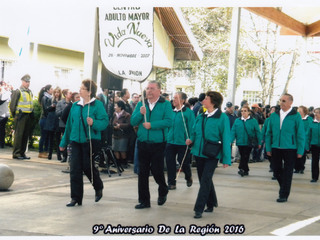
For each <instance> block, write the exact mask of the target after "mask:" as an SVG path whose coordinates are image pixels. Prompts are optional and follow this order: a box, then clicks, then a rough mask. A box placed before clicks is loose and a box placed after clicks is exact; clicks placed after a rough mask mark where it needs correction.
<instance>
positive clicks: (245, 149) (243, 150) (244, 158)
mask: <svg viewBox="0 0 320 240" xmlns="http://www.w3.org/2000/svg"><path fill="white" fill-rule="evenodd" d="M238 148H239V152H240V164H239V167H238V168H239V169H242V170H243V171H245V172H249V158H250V153H251V150H252V147H249V146H238Z"/></svg>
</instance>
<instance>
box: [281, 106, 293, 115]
mask: <svg viewBox="0 0 320 240" xmlns="http://www.w3.org/2000/svg"><path fill="white" fill-rule="evenodd" d="M291 110H292V107H291V108H289V110H288V111H283V110H282V109H281V110H280V114H285V115H287V114H288V113H289V112H291Z"/></svg>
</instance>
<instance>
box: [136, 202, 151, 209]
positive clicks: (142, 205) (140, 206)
mask: <svg viewBox="0 0 320 240" xmlns="http://www.w3.org/2000/svg"><path fill="white" fill-rule="evenodd" d="M134 208H135V209H144V208H150V203H148V204H147V203H140V204H138V205H136V206H135V207H134Z"/></svg>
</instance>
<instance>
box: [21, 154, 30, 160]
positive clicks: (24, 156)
mask: <svg viewBox="0 0 320 240" xmlns="http://www.w3.org/2000/svg"><path fill="white" fill-rule="evenodd" d="M22 157H23V159H30V158H31V157H27V156H26V155H23V156H22Z"/></svg>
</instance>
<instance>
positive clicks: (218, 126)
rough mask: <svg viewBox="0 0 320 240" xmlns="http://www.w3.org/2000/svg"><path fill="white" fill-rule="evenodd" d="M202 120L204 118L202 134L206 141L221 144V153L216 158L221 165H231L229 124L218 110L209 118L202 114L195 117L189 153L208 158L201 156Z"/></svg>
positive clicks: (226, 117)
mask: <svg viewBox="0 0 320 240" xmlns="http://www.w3.org/2000/svg"><path fill="white" fill-rule="evenodd" d="M203 118H205V120H204V132H205V137H206V139H207V140H211V141H214V142H218V141H221V142H222V151H221V152H220V153H219V155H218V156H217V158H218V159H221V160H222V163H223V164H228V165H231V147H230V122H229V118H228V116H227V115H226V114H225V113H223V112H221V110H220V109H218V110H217V112H216V113H215V114H214V115H213V116H211V117H207V116H206V115H205V114H204V113H201V114H199V115H198V116H197V118H196V120H195V124H194V126H193V134H192V135H191V138H190V139H191V141H192V143H193V146H192V150H191V153H192V154H193V155H194V156H198V157H203V158H208V157H207V156H205V155H203V154H202V149H203V141H204V140H203V136H202V121H203Z"/></svg>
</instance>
